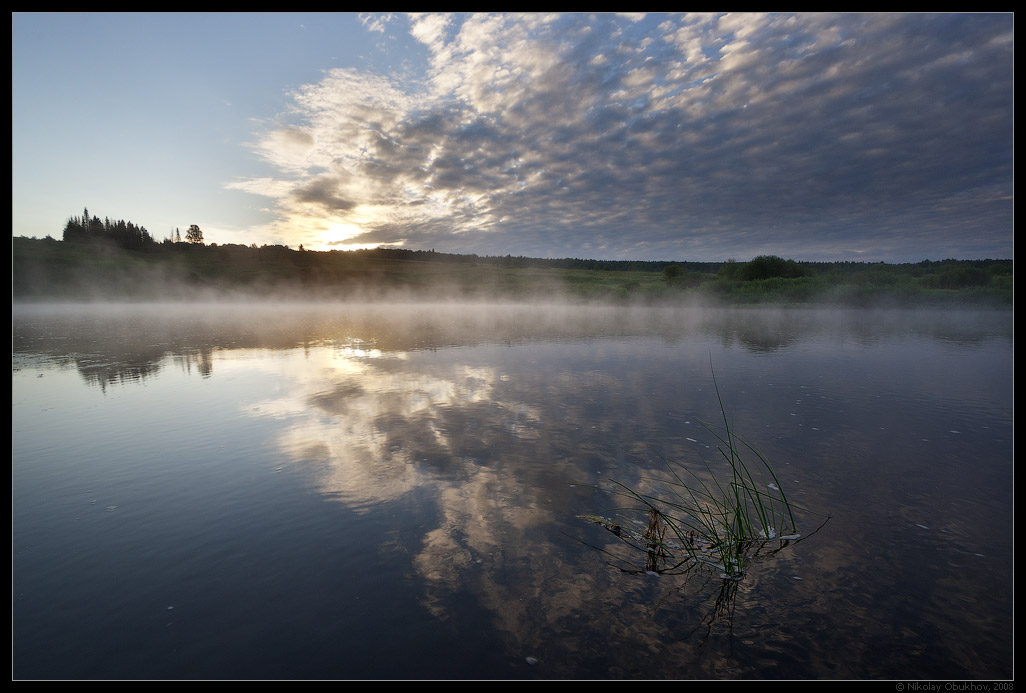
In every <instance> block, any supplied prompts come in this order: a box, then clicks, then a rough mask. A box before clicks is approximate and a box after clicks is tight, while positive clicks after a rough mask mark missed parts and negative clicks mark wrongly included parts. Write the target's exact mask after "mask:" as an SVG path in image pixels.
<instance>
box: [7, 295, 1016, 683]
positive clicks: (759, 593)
mask: <svg viewBox="0 0 1026 693" xmlns="http://www.w3.org/2000/svg"><path fill="white" fill-rule="evenodd" d="M13 346H14V354H13V372H12V383H13V413H12V438H13V440H12V452H13V461H12V502H13V512H12V520H13V532H12V566H13V570H12V582H13V594H12V600H13V648H12V649H13V655H12V656H13V675H14V677H15V678H104V679H114V678H236V679H237V678H292V679H294V678H332V679H339V678H342V679H352V678H389V679H397V678H400V679H401V678H417V679H425V678H444V679H469V678H476V679H488V678H503V679H509V678H513V679H516V678H538V679H561V678H562V679H565V678H583V679H608V678H657V679H660V678H661V679H666V678H678V679H709V678H715V679H720V678H746V679H773V678H796V679H805V678H840V679H881V678H883V679H902V680H912V679H927V678H929V679H994V678H1011V677H1012V675H1013V669H1012V510H1013V495H1012V316H1011V313H1010V312H951V311H947V312H913V311H901V310H895V311H887V312H868V311H847V312H840V313H831V312H827V311H820V310H772V309H754V310H743V309H727V310H720V311H700V310H697V309H696V310H677V311H668V310H658V309H634V310H629V309H616V310H609V309H598V308H590V307H589V308H586V307H580V306H578V307H559V306H552V307H547V308H541V307H535V308H529V307H523V306H508V305H486V306H458V305H365V306H349V307H339V306H335V307H327V306H320V307H312V306H300V305H286V306H276V307H258V306H227V307H226V306H220V307H217V306H207V307H199V306H166V305H164V306H158V305H147V306H133V307H130V308H121V309H112V308H107V309H104V308H100V307H90V308H86V307H82V306H78V307H67V306H50V307H45V308H39V307H35V308H29V307H24V306H16V307H15V309H14V316H13ZM710 362H711V363H712V366H713V367H714V368H715V371H716V377H717V381H718V383H719V388H720V392H721V394H722V396H723V401H724V405H725V407H726V409H727V413H728V416H729V417H730V420H731V422H732V425H733V426H734V428H735V430H737V431H739V432H741V433H742V434H744V435H745V436H746V437H747V438H748V439H750V440H751V441H752V442H753V443H755V444H756V445H757V447H758V448H759V449H760V451H762V452H763V453H764V454H766V455H767V456H768V457H769V459H770V460H771V461H772V462H773V464H774V466H775V468H776V471H777V473H778V476H779V478H780V482H781V484H782V485H783V486H784V487H785V490H786V491H787V492H788V493H789V495H790V496H791V498H792V500H793V501H795V502H796V503H798V504H800V505H801V506H802V507H803V508H805V509H807V510H808V512H804V513H803V514H801V515H800V516H799V523H800V530H803V534H804V535H806V538H804V539H803V540H802V541H799V542H796V543H792V544H790V545H788V546H786V547H784V548H783V549H782V550H780V551H779V552H777V553H774V554H772V555H768V556H766V557H765V558H764V559H763V560H761V561H758V562H757V563H755V564H754V565H753V567H752V569H751V571H750V572H749V573H748V575H747V576H746V577H745V579H744V580H743V581H741V582H724V581H723V580H721V579H719V576H718V575H717V574H715V572H713V571H709V570H693V571H690V572H687V573H684V574H677V575H670V574H662V575H660V574H656V573H652V572H646V570H645V568H646V565H645V556H644V555H637V554H636V553H635V552H633V551H632V550H630V549H629V547H627V546H625V545H624V544H623V543H622V542H620V541H618V540H617V538H616V537H615V536H613V535H612V534H611V533H610V532H607V531H606V530H604V529H603V528H602V527H601V526H599V525H596V524H591V523H588V522H585V521H583V520H581V519H579V518H578V516H579V515H581V514H602V515H606V516H612V513H613V512H614V511H615V510H616V508H617V506H622V505H623V501H621V500H620V499H619V498H618V497H617V496H616V495H614V494H612V493H611V492H610V482H611V481H618V482H622V483H625V484H628V485H630V486H631V487H632V488H637V489H640V490H644V491H651V492H653V493H658V492H659V490H660V482H659V479H660V474H661V473H662V470H663V469H664V466H663V465H664V463H663V460H664V459H665V460H675V461H682V462H685V463H688V464H701V463H702V462H703V461H712V462H713V463H715V460H716V455H717V453H716V450H715V446H716V441H715V439H714V438H713V436H712V434H711V433H710V432H709V431H708V430H707V429H706V428H704V427H703V426H702V423H701V422H702V421H715V420H716V419H717V418H718V417H720V410H719V407H718V405H717V400H716V393H715V391H714V389H713V382H712V378H711V372H710ZM827 515H829V516H830V519H829V521H828V522H826V524H825V525H823V524H822V523H823V519H824V517H825V516H827ZM627 521H629V520H627ZM817 528H819V531H815V530H816V529H817Z"/></svg>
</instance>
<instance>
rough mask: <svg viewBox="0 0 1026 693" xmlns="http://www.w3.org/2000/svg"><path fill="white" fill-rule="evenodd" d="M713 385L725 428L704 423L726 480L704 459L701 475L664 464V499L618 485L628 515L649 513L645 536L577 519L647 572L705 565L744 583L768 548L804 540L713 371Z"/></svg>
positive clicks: (627, 527) (624, 526)
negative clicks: (600, 531) (633, 554)
mask: <svg viewBox="0 0 1026 693" xmlns="http://www.w3.org/2000/svg"><path fill="white" fill-rule="evenodd" d="M713 387H714V389H715V391H716V398H717V402H718V404H719V407H720V413H721V415H722V417H723V424H722V427H714V426H712V425H710V424H706V423H704V422H703V425H704V426H705V427H706V429H707V430H709V431H710V432H711V433H712V434H713V435H715V437H716V439H717V440H718V441H719V445H718V446H717V451H718V453H719V454H720V456H721V457H722V459H723V460H724V461H725V462H726V463H727V466H726V467H724V470H726V471H725V473H724V474H723V475H722V476H723V478H722V479H721V478H718V477H717V475H716V473H714V471H713V469H712V466H711V465H710V464H709V463H708V462H707V461H703V462H702V463H701V466H700V467H699V468H697V469H696V468H694V467H692V466H689V465H688V464H684V463H680V462H669V461H666V460H664V463H665V464H666V468H667V472H668V475H667V476H666V477H665V478H663V479H660V481H661V484H660V485H661V487H662V489H663V490H662V491H661V492H660V493H659V495H656V494H652V493H643V492H641V491H639V490H637V489H635V488H631V487H629V486H627V485H626V484H623V483H620V482H616V481H614V482H613V483H614V485H615V492H616V493H617V494H618V495H620V496H621V497H624V498H627V499H629V500H631V501H633V502H634V503H635V505H633V506H632V507H631V508H628V509H625V510H626V511H628V512H630V511H631V510H633V511H634V512H644V513H646V514H647V526H646V527H645V529H644V530H643V531H641V530H640V523H631V522H621V523H616V522H614V521H612V520H609V519H607V518H604V517H600V516H597V515H582V516H580V517H581V518H582V519H584V520H587V521H589V522H594V523H597V524H600V525H602V526H603V527H605V528H606V529H607V530H609V531H611V532H612V533H613V534H615V535H616V536H618V537H619V538H620V539H621V540H623V541H624V542H625V543H627V544H628V545H630V546H632V547H634V548H636V549H639V550H642V551H644V552H645V553H646V569H647V570H649V571H654V572H670V571H674V570H678V569H681V568H682V567H684V566H687V565H688V564H691V563H701V564H706V565H709V566H712V567H714V568H716V569H718V570H719V571H720V575H721V577H723V578H726V579H733V580H740V579H741V578H742V577H744V574H745V572H746V570H747V567H748V565H749V563H750V562H751V560H752V559H753V558H754V557H756V556H758V555H760V554H762V553H763V552H764V551H765V550H766V547H767V546H768V545H769V544H771V543H772V544H776V545H778V546H781V547H782V546H784V545H786V544H787V543H789V542H791V541H795V540H798V539H800V538H801V535H800V534H799V533H798V526H797V523H796V521H795V513H794V507H793V506H792V504H791V502H790V501H789V500H788V498H787V496H786V494H785V493H784V491H783V489H782V486H781V483H780V480H779V479H778V478H777V475H776V473H775V472H774V471H773V467H772V466H771V464H770V462H769V460H768V459H767V458H766V457H765V456H764V455H763V454H762V453H760V452H759V450H758V449H756V447H755V446H754V445H752V444H751V443H749V442H748V441H747V440H745V439H744V438H742V437H741V436H740V435H738V434H737V432H736V431H734V430H733V428H732V427H731V425H730V422H729V421H728V418H727V414H726V410H725V408H724V406H723V400H722V398H721V396H720V390H719V385H718V384H717V383H716V374H715V372H713ZM632 525H633V526H634V527H636V529H634V528H632Z"/></svg>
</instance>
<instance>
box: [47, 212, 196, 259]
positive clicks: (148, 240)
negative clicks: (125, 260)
mask: <svg viewBox="0 0 1026 693" xmlns="http://www.w3.org/2000/svg"><path fill="white" fill-rule="evenodd" d="M62 238H63V240H64V241H65V242H67V243H89V244H97V245H108V246H112V247H115V248H123V249H125V250H156V249H158V248H159V247H160V246H162V245H170V244H173V243H181V242H182V234H181V232H180V231H179V230H178V229H175V230H174V231H173V232H172V234H171V235H170V236H169V237H167V238H165V239H163V240H162V241H160V242H158V241H157V240H156V239H154V237H153V235H152V234H151V233H150V232H149V231H147V230H146V227H145V226H140V225H136V224H134V223H132V222H131V221H125V220H124V219H118V220H111V219H110V218H109V217H104V218H103V219H100V217H98V216H95V215H93V216H90V215H89V208H88V207H86V208H84V209H83V210H82V216H80V217H70V218H69V219H68V221H67V223H65V225H64V233H63V236H62ZM185 242H186V243H193V244H199V245H202V244H203V231H202V230H200V227H199V226H197V225H196V224H192V225H191V226H190V227H189V228H188V230H187V231H186V232H185Z"/></svg>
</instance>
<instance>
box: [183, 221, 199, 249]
mask: <svg viewBox="0 0 1026 693" xmlns="http://www.w3.org/2000/svg"><path fill="white" fill-rule="evenodd" d="M185 240H187V241H189V243H198V244H200V245H203V232H202V231H200V227H198V226H196V225H195V224H193V225H192V226H190V227H189V230H188V231H186V232H185Z"/></svg>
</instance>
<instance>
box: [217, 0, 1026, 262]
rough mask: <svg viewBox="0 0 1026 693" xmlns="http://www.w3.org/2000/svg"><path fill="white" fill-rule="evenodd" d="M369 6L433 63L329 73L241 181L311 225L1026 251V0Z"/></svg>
mask: <svg viewBox="0 0 1026 693" xmlns="http://www.w3.org/2000/svg"><path fill="white" fill-rule="evenodd" d="M365 20H366V21H365V26H366V28H367V30H368V31H374V32H380V33H381V34H382V35H385V34H387V33H388V32H395V31H399V30H402V31H404V32H408V34H409V35H410V36H412V37H413V38H414V39H416V41H418V42H419V44H420V45H422V49H423V50H425V51H426V54H427V57H428V64H427V69H426V70H425V71H424V72H423V74H422V75H421V76H419V77H418V78H416V79H411V78H409V77H408V76H406V77H404V78H402V79H400V78H399V77H398V76H389V75H381V74H371V73H368V72H362V71H359V70H354V69H335V70H330V71H328V72H326V73H325V75H324V78H323V79H322V80H321V81H319V82H317V83H316V84H309V85H305V86H304V87H302V88H300V89H298V90H296V91H295V92H293V93H291V94H290V101H291V106H292V108H291V109H290V111H289V112H288V113H285V114H282V117H281V120H280V124H279V125H278V126H276V127H273V128H269V129H268V130H266V131H264V132H262V133H260V135H259V138H258V141H257V142H256V143H255V145H254V149H255V151H256V152H257V153H258V154H259V156H260V157H262V158H263V159H264V160H265V161H266V162H268V163H269V164H271V165H272V166H273V167H274V169H275V170H277V171H278V172H279V174H280V175H278V176H274V177H270V178H264V179H256V180H246V181H238V182H236V183H233V184H232V187H235V188H238V189H242V190H246V191H249V192H252V193H256V194H260V195H264V196H266V197H268V198H271V199H272V200H273V204H274V210H275V211H276V213H277V215H278V219H277V221H276V222H275V230H276V232H277V233H278V235H279V236H280V237H283V238H289V239H291V240H292V242H295V243H306V244H307V245H308V246H309V247H330V246H328V245H325V244H326V243H327V242H329V241H330V240H331V239H333V240H335V241H338V242H339V243H341V244H342V245H340V246H339V247H345V246H346V245H347V244H405V245H406V246H408V247H414V248H436V249H438V250H445V251H450V252H467V253H469V252H475V253H479V254H503V255H504V254H506V253H512V254H514V255H519V254H523V255H533V256H549V257H563V256H574V257H601V258H609V259H616V258H638V259H642V258H646V259H698V260H722V259H726V258H727V257H736V258H738V259H746V258H749V257H752V256H754V255H757V254H760V253H773V254H779V255H785V256H788V257H795V258H799V259H823V260H839V259H866V260H888V261H914V260H921V259H924V258H927V257H932V258H936V257H938V256H940V257H962V258H971V257H998V256H1000V257H1011V255H1012V253H1011V241H1012V50H1013V40H1012V29H1013V27H1012V17H1011V15H1008V14H996V15H991V14H979V15H973V14H938V15H921V14H915V15H899V14H871V15H852V14H843V15H831V14H808V15H804V14H799V15H785V14H767V15H762V14H739V15H735V14H727V15H657V16H653V15H648V16H645V15H615V14H600V15H589V14H570V15H549V14H527V15H513V14H497V15H494V14H470V15H437V14H430V15H415V16H406V15H402V16H399V15H396V16H392V15H381V16H373V17H367V18H365ZM331 229H335V230H336V231H337V230H338V229H343V230H344V232H343V233H341V234H340V233H336V234H335V235H334V236H332V235H330V234H328V235H326V233H327V232H329V231H330V230H331ZM326 239H328V240H326Z"/></svg>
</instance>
